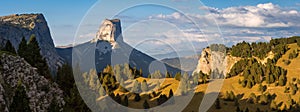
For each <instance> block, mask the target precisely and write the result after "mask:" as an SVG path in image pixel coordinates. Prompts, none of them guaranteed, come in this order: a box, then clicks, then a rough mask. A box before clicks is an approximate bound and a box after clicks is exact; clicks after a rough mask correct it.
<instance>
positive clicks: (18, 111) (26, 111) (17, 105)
mask: <svg viewBox="0 0 300 112" xmlns="http://www.w3.org/2000/svg"><path fill="white" fill-rule="evenodd" d="M9 111H10V112H31V110H30V107H29V98H28V97H27V95H26V91H25V88H24V87H23V86H22V83H21V81H19V82H18V85H17V90H16V92H15V96H14V97H13V101H12V103H11V105H10V107H9Z"/></svg>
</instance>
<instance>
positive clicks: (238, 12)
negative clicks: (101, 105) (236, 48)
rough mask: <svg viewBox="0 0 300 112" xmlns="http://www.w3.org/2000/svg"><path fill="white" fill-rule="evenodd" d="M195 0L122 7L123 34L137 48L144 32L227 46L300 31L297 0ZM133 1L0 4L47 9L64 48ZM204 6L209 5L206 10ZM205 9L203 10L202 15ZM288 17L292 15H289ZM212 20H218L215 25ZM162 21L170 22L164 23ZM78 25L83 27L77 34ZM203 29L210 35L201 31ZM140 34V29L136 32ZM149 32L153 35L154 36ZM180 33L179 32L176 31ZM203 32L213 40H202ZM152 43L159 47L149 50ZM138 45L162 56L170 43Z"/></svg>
mask: <svg viewBox="0 0 300 112" xmlns="http://www.w3.org/2000/svg"><path fill="white" fill-rule="evenodd" d="M146 1H147V0H146ZM149 1H150V0H149ZM152 1H155V0H152ZM157 1H158V0H157ZM196 2H197V0H170V1H166V2H162V1H161V0H160V1H158V3H161V4H168V5H170V6H172V7H171V8H174V9H175V10H173V9H170V7H161V6H156V5H139V6H137V7H132V8H129V9H125V10H122V11H121V12H120V14H117V15H116V17H118V18H121V21H122V25H123V30H124V31H127V32H124V38H125V39H124V40H125V41H126V42H128V43H129V44H130V45H132V46H135V45H138V43H141V42H142V40H141V36H143V37H149V39H153V37H154V36H157V37H158V38H159V39H158V40H160V41H165V42H166V41H168V42H169V43H171V44H173V45H174V46H178V45H176V44H180V45H181V43H182V42H181V40H180V39H178V38H177V37H176V36H186V35H188V37H189V38H190V40H191V41H190V42H191V44H193V45H194V46H197V45H198V44H201V43H202V44H201V45H203V46H205V44H207V42H204V41H210V40H217V39H214V38H213V37H214V36H216V38H217V37H223V38H224V40H225V44H227V45H231V44H234V43H236V42H239V41H242V40H248V41H266V40H268V39H270V38H276V37H284V36H292V35H299V34H300V32H299V31H298V30H299V27H300V25H298V24H296V23H297V21H298V20H299V19H300V18H299V17H300V14H299V13H298V12H299V11H300V9H299V7H300V1H297V0H202V1H201V2H202V3H203V4H204V5H206V6H203V5H201V4H195V3H196ZM149 3H151V2H149ZM132 4H134V2H133V1H130V2H129V1H125V0H122V1H109V2H108V0H102V1H97V0H77V1H74V0H60V1H59V0H26V1H25V0H19V1H14V0H9V1H8V0H5V1H1V4H0V16H4V15H10V14H15V13H19V14H20V13H43V14H44V15H45V17H46V19H47V21H48V25H49V26H50V29H51V34H52V37H53V40H54V43H55V45H56V46H60V45H68V44H71V43H73V42H74V38H75V40H76V41H80V42H82V41H87V40H90V39H91V38H93V37H94V34H95V33H96V31H97V30H98V27H99V25H100V23H101V21H102V20H103V19H105V18H110V17H112V16H114V15H115V13H116V12H119V10H121V9H122V8H123V9H124V7H125V6H127V7H125V8H128V6H130V5H132ZM200 7H202V8H203V7H205V9H201V8H200ZM203 10H204V11H203ZM180 11H182V12H183V13H180ZM202 12H205V14H200V13H202ZM85 15H86V16H85ZM185 15H186V16H188V17H190V18H191V19H192V20H194V21H196V23H197V24H199V27H201V32H200V31H197V29H196V28H195V26H191V25H187V24H189V23H190V22H189V21H188V19H187V18H186V17H185ZM84 16H85V17H84ZM284 16H290V18H286V17H284ZM212 18H213V19H215V20H216V22H217V23H218V24H214V23H213V22H212ZM141 20H160V22H158V21H147V22H145V21H144V22H139V21H141ZM162 21H165V22H168V23H167V24H165V23H163V22H162ZM203 21H206V22H205V23H204V22H203ZM81 22H82V23H81ZM80 23H81V24H80ZM151 23H154V25H153V26H155V24H157V25H156V26H155V27H157V28H152V29H151V28H148V30H147V32H145V31H139V30H140V29H143V28H145V27H147V26H145V24H151ZM298 23H299V22H298ZM162 24H165V25H164V27H165V28H169V29H171V30H168V31H167V30H166V29H162V28H160V26H159V25H162ZM202 25H203V26H202ZM205 25H206V26H207V25H209V26H210V27H206V26H205ZM78 27H80V28H78ZM127 28H128V29H127ZM217 28H220V30H221V32H218V31H217ZM77 29H79V30H80V31H79V32H78V33H77V35H76V34H75V33H76V30H77ZM162 31H163V32H162ZM203 31H204V32H205V34H206V35H201V33H203ZM138 32H141V33H140V34H136V33H138ZM150 32H151V33H152V34H153V35H150V34H149V33H150ZM155 32H156V34H155ZM178 32H181V33H180V34H177V33H178ZM133 34H134V35H133ZM154 34H155V35H154ZM159 34H163V35H159ZM166 35H168V36H170V37H172V36H173V37H174V38H175V39H173V40H172V38H170V39H169V38H167V37H166ZM220 35H221V36H220ZM204 36H207V37H210V38H201V37H204ZM81 37H82V38H81ZM129 37H130V38H129ZM166 38H167V39H166ZM143 39H144V38H143ZM164 39H165V40H164ZM178 40H180V41H178ZM137 41H140V42H137ZM203 43H204V44H203ZM151 45H152V46H153V45H155V46H157V47H156V48H153V47H151V48H150V47H149V46H151ZM139 49H141V50H143V51H145V52H149V53H152V54H159V53H158V52H157V51H160V50H161V49H168V47H167V46H163V45H162V43H159V42H157V41H156V42H148V43H145V45H144V46H140V47H139ZM178 49H180V50H182V49H186V46H182V45H181V47H179V48H178ZM154 52H155V53H154Z"/></svg>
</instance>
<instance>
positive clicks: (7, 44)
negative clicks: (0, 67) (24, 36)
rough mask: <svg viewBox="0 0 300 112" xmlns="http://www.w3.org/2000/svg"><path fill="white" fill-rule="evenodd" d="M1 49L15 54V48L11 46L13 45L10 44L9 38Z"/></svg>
mask: <svg viewBox="0 0 300 112" xmlns="http://www.w3.org/2000/svg"><path fill="white" fill-rule="evenodd" d="M3 51H7V52H10V53H13V54H16V50H15V48H14V47H13V45H12V44H11V42H10V41H9V40H7V42H6V44H5V46H4V49H3Z"/></svg>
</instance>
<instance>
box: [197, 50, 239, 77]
mask: <svg viewBox="0 0 300 112" xmlns="http://www.w3.org/2000/svg"><path fill="white" fill-rule="evenodd" d="M239 60H240V59H239V58H237V57H232V56H230V55H228V54H226V53H224V52H220V51H212V50H211V49H210V48H208V47H207V48H204V49H203V50H202V53H201V55H200V58H199V60H198V65H197V68H196V69H195V70H194V72H197V73H198V72H200V71H202V72H203V73H205V74H209V75H210V73H213V72H214V71H215V72H216V71H217V72H218V74H222V75H223V76H225V75H226V74H227V73H229V72H230V69H231V68H232V66H233V65H234V64H235V63H236V62H237V61H239Z"/></svg>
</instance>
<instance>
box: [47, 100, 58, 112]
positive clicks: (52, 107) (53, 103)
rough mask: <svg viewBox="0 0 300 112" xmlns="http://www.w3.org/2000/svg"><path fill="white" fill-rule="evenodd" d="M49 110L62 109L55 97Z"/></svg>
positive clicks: (53, 111)
mask: <svg viewBox="0 0 300 112" xmlns="http://www.w3.org/2000/svg"><path fill="white" fill-rule="evenodd" d="M48 111H49V112H59V111H60V108H59V106H58V104H57V102H56V99H55V98H53V100H52V101H51V103H50V106H49V108H48Z"/></svg>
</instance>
